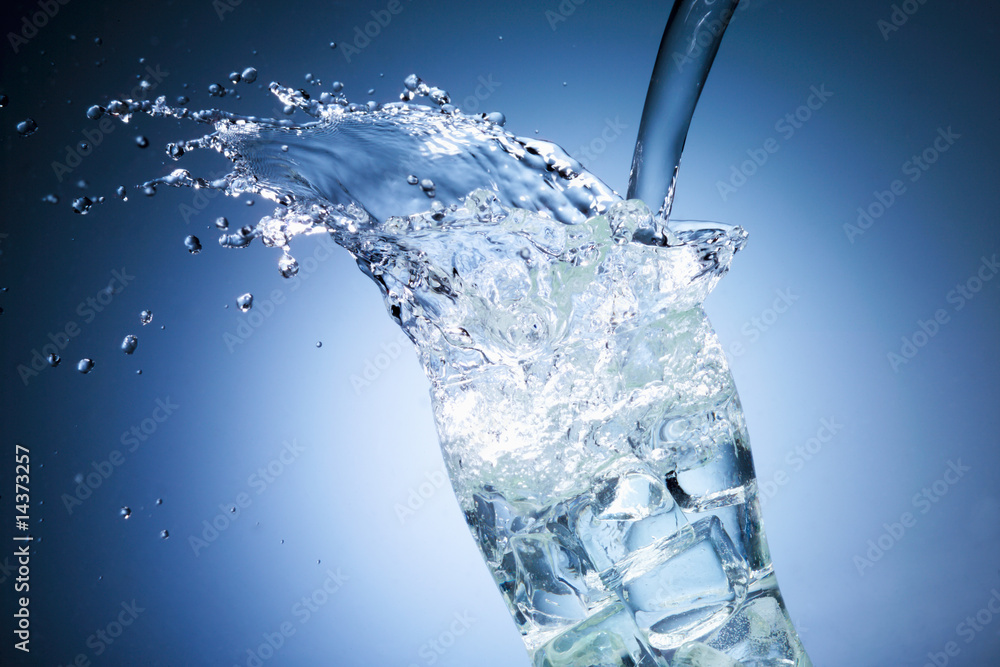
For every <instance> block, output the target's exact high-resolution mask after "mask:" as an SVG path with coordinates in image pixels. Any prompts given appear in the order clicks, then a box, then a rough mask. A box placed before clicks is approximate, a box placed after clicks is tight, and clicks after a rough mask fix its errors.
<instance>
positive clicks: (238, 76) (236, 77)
mask: <svg viewBox="0 0 1000 667" xmlns="http://www.w3.org/2000/svg"><path fill="white" fill-rule="evenodd" d="M242 78H243V76H242V75H241V74H240V73H239V72H230V73H229V80H230V81H232V82H233V83H239V82H240V80H241V79H242Z"/></svg>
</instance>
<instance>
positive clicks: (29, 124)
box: [17, 118, 38, 137]
mask: <svg viewBox="0 0 1000 667" xmlns="http://www.w3.org/2000/svg"><path fill="white" fill-rule="evenodd" d="M37 129H38V124H37V123H35V121H33V120H31V119H30V118H25V119H24V120H22V121H21V122H20V123H18V124H17V133H18V134H20V135H21V136H22V137H26V136H28V135H30V134H34V133H35V131H36V130H37Z"/></svg>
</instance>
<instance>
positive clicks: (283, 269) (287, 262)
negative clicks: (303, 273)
mask: <svg viewBox="0 0 1000 667" xmlns="http://www.w3.org/2000/svg"><path fill="white" fill-rule="evenodd" d="M298 272H299V263H298V261H296V259H295V258H294V257H292V256H291V255H282V256H281V259H279V260H278V273H280V274H281V277H282V278H291V277H292V276H294V275H295V274H296V273H298Z"/></svg>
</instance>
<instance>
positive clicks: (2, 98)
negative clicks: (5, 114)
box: [0, 95, 10, 109]
mask: <svg viewBox="0 0 1000 667" xmlns="http://www.w3.org/2000/svg"><path fill="white" fill-rule="evenodd" d="M9 102H10V98H9V97H7V96H6V95H0V109H2V108H3V107H5V106H7V104H8V103H9Z"/></svg>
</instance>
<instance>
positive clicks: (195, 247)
mask: <svg viewBox="0 0 1000 667" xmlns="http://www.w3.org/2000/svg"><path fill="white" fill-rule="evenodd" d="M184 247H185V248H187V249H188V252H189V253H191V254H192V255H197V254H198V253H199V252H201V241H199V240H198V237H197V236H195V235H194V234H189V235H188V236H187V237H185V239H184Z"/></svg>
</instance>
